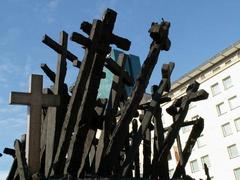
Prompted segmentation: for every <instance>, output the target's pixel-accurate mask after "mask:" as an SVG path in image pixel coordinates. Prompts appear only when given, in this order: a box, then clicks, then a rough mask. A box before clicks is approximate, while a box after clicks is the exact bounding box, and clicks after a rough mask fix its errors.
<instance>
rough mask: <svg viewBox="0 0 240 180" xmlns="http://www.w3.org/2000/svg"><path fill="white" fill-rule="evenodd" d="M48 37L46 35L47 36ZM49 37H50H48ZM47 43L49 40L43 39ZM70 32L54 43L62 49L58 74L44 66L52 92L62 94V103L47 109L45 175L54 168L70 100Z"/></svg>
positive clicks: (61, 35) (57, 68) (63, 34)
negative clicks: (68, 68) (68, 61)
mask: <svg viewBox="0 0 240 180" xmlns="http://www.w3.org/2000/svg"><path fill="white" fill-rule="evenodd" d="M45 37H46V36H45ZM48 39H49V38H48ZM43 42H45V43H47V42H49V41H46V39H45V41H43ZM67 44H68V34H67V33H66V32H64V31H62V32H61V33H60V43H59V44H57V43H54V46H52V48H53V49H57V47H58V49H61V51H60V50H59V51H57V52H59V53H58V59H57V67H56V74H55V73H54V72H53V71H52V70H50V68H48V67H47V66H46V65H44V66H42V69H43V70H44V72H45V73H46V74H47V75H48V77H49V78H50V79H51V80H52V81H53V83H54V84H53V88H52V92H53V94H54V95H59V96H60V101H61V105H60V106H58V107H49V108H48V111H47V119H46V123H47V127H46V128H47V129H46V151H45V171H44V172H45V176H46V177H48V176H49V174H50V171H51V168H52V164H53V160H54V155H55V154H56V150H57V146H58V142H59V138H60V133H61V128H62V125H63V121H64V117H65V114H66V111H67V104H68V101H69V95H68V88H67V85H66V84H65V83H64V81H65V77H66V73H67V56H68V54H69V51H68V50H67Z"/></svg>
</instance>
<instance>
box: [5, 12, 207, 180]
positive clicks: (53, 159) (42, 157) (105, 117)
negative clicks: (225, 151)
mask: <svg viewBox="0 0 240 180" xmlns="http://www.w3.org/2000/svg"><path fill="white" fill-rule="evenodd" d="M116 16H117V13H116V12H115V11H113V10H111V9H107V10H106V11H105V12H104V14H103V17H102V19H101V20H93V22H92V23H88V22H83V23H82V24H81V30H82V31H83V32H84V33H85V34H86V35H87V36H88V37H85V36H83V35H82V34H80V33H77V32H73V33H72V36H71V40H72V41H74V42H76V43H78V44H80V45H81V46H82V48H83V49H84V52H85V54H84V57H83V59H82V61H80V60H79V59H78V57H77V56H75V55H74V54H73V53H71V52H70V51H69V50H68V48H67V45H68V34H67V33H66V32H61V34H60V43H57V42H55V41H54V40H53V39H51V38H50V37H49V36H47V35H45V36H44V38H43V40H42V42H43V43H44V44H46V45H47V46H49V47H50V48H52V49H53V50H55V51H56V52H57V53H58V59H57V69H56V72H54V71H53V70H51V69H50V68H49V67H48V66H47V64H42V65H41V68H42V70H43V71H44V73H45V74H46V76H47V77H48V78H49V79H50V80H51V81H52V83H53V85H52V86H51V87H50V88H45V89H43V77H42V76H41V75H32V76H31V84H30V85H31V87H30V92H29V93H22V92H12V93H11V96H10V103H11V104H21V105H27V106H28V108H29V116H28V118H29V119H28V132H27V134H26V135H23V136H22V138H21V139H20V140H16V141H15V143H14V149H11V148H5V149H4V153H5V154H8V155H11V156H12V157H13V159H14V160H13V164H12V167H11V169H10V172H9V175H8V179H9V180H12V179H14V180H15V179H20V180H26V179H79V178H96V179H98V178H109V179H111V178H112V179H114V178H123V179H124V178H129V179H133V178H136V179H141V178H143V179H145V178H147V179H161V180H168V179H170V177H169V169H168V155H169V152H170V149H171V147H172V146H173V144H174V142H175V141H176V142H177V144H178V152H179V156H180V160H179V162H178V164H177V166H176V169H175V172H174V174H173V176H172V177H171V179H191V177H189V176H188V175H186V172H185V166H186V163H187V161H188V159H189V157H190V155H191V150H192V148H193V146H194V144H195V142H196V140H197V138H198V137H199V136H200V134H201V132H202V130H203V126H204V120H203V119H202V118H201V117H199V118H198V119H196V120H194V121H191V122H184V119H185V116H186V114H187V111H188V108H189V104H190V103H191V102H193V101H199V100H203V99H206V98H207V97H208V93H207V92H206V91H204V90H198V88H199V83H198V82H196V81H194V82H192V83H191V84H190V85H189V86H188V88H187V90H186V95H184V96H183V97H181V98H179V99H176V100H175V101H174V102H173V104H172V105H171V106H170V107H169V108H168V109H167V113H169V114H170V115H171V116H172V118H173V123H172V125H171V126H169V127H165V128H164V127H163V124H162V120H161V116H162V110H161V106H160V105H161V104H162V103H165V102H168V101H170V100H171V98H170V97H168V92H169V91H170V89H171V82H170V76H171V73H172V71H173V69H174V63H172V62H170V63H169V64H164V65H163V66H162V70H161V73H162V79H161V81H160V83H159V85H154V86H153V87H152V96H151V100H150V101H149V102H145V103H142V101H141V100H142V98H143V96H144V93H145V90H146V88H147V86H148V82H149V79H150V77H151V74H152V72H153V69H154V66H155V65H156V63H157V61H158V56H159V54H160V51H163V50H165V51H167V50H169V48H170V44H171V43H170V40H169V39H168V32H169V27H170V23H169V22H167V21H164V20H163V21H162V22H161V23H160V24H158V23H152V25H151V27H150V29H149V34H150V37H151V38H152V43H151V45H150V49H149V53H148V55H147V57H146V59H145V61H144V62H143V65H142V68H141V70H140V73H139V75H138V78H137V79H136V81H135V82H134V81H133V79H132V78H131V77H130V76H129V74H128V72H127V71H126V70H125V68H124V65H125V62H126V58H127V57H126V55H125V54H124V53H122V54H120V55H119V57H118V60H117V61H114V60H113V59H111V58H110V57H109V56H108V54H109V53H110V51H111V47H110V45H111V44H114V45H116V46H117V47H118V48H120V49H122V50H125V51H128V50H129V48H130V44H131V42H130V41H129V40H128V39H125V38H122V37H119V36H117V35H115V34H113V28H114V23H115V20H116ZM67 60H69V61H71V62H72V64H73V66H75V67H76V68H78V69H79V72H78V76H77V79H76V81H75V84H74V86H73V87H72V88H68V85H67V84H66V83H65V76H66V73H67ZM104 67H106V68H108V69H109V70H110V71H111V72H112V73H113V74H114V77H113V81H112V86H111V91H110V94H109V98H108V99H101V98H98V89H99V84H100V81H101V79H103V78H105V73H104V71H103V68H104ZM124 86H133V90H132V93H131V96H129V97H128V96H127V95H126V93H125V90H124ZM139 110H141V112H144V113H138V112H139ZM136 118H139V121H138V120H136ZM130 125H131V126H132V128H129V126H130ZM189 125H191V126H192V131H191V133H190V135H189V138H188V141H187V143H186V146H185V147H184V148H182V147H181V142H180V137H179V130H180V128H181V127H183V126H189ZM97 130H100V132H101V133H100V135H98V136H97V134H96V132H97ZM150 131H154V142H153V143H154V148H153V151H152V150H151V139H149V132H150ZM164 134H167V135H166V136H164ZM142 141H143V142H144V143H143V144H144V151H143V155H142V156H143V172H140V160H139V156H140V154H139V153H140V152H139V146H140V144H141V142H142ZM151 156H152V157H153V158H151ZM205 167H206V166H205ZM205 169H206V175H207V179H210V178H209V174H208V170H207V167H206V168H205Z"/></svg>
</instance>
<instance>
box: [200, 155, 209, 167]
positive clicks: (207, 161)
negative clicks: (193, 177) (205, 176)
mask: <svg viewBox="0 0 240 180" xmlns="http://www.w3.org/2000/svg"><path fill="white" fill-rule="evenodd" d="M201 162H202V168H203V169H204V163H205V164H206V165H207V167H211V164H210V161H209V156H208V155H206V156H203V157H201Z"/></svg>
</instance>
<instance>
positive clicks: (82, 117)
mask: <svg viewBox="0 0 240 180" xmlns="http://www.w3.org/2000/svg"><path fill="white" fill-rule="evenodd" d="M116 16H117V13H116V12H115V11H113V10H110V9H107V10H106V11H105V13H104V15H103V18H102V21H98V22H99V27H100V28H96V29H95V31H96V32H97V33H98V41H97V42H96V44H94V46H95V48H94V49H96V53H95V55H94V58H93V65H92V69H91V72H90V74H89V77H88V81H87V83H86V86H85V91H84V95H83V99H82V104H81V107H80V109H79V111H78V115H77V122H76V124H75V127H74V135H73V137H72V139H71V142H70V147H69V151H68V160H67V161H66V162H67V163H66V165H65V170H64V172H65V173H67V172H68V173H70V174H72V175H74V176H75V175H76V173H78V175H77V176H79V175H80V172H79V171H78V169H79V165H80V164H81V160H82V158H81V155H82V151H83V150H84V149H83V147H84V146H85V145H84V144H86V143H90V144H91V141H89V139H88V138H87V137H89V135H90V136H92V134H93V133H94V131H93V129H92V128H91V124H93V113H92V112H93V110H94V103H95V101H96V97H97V94H98V88H99V84H100V80H101V77H100V75H101V73H102V71H103V67H104V64H105V59H106V56H107V54H108V53H110V51H111V47H110V46H109V45H110V43H112V41H111V40H112V37H113V35H112V31H113V28H114V23H115V20H116ZM118 39H123V38H120V37H118ZM114 43H116V44H117V43H118V42H117V41H116V42H114ZM124 44H125V45H126V47H127V48H129V47H130V43H129V41H128V40H124ZM89 133H90V134H89ZM79 155H80V156H79Z"/></svg>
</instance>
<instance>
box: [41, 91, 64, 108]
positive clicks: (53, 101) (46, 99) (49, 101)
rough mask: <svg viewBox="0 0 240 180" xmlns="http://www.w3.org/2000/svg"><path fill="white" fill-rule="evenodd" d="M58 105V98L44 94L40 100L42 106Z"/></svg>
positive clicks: (57, 96)
mask: <svg viewBox="0 0 240 180" xmlns="http://www.w3.org/2000/svg"><path fill="white" fill-rule="evenodd" d="M59 105H60V96H59V95H51V94H44V95H43V99H42V106H43V107H44V106H46V107H48V106H59Z"/></svg>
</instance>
